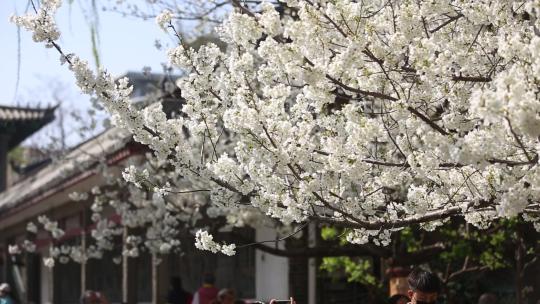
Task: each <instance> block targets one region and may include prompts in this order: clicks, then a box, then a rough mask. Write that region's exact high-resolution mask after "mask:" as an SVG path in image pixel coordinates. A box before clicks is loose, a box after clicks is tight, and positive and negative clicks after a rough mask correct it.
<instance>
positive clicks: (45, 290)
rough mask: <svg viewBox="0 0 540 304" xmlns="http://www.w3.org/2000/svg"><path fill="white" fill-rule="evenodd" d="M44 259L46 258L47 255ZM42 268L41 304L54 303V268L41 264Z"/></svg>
mask: <svg viewBox="0 0 540 304" xmlns="http://www.w3.org/2000/svg"><path fill="white" fill-rule="evenodd" d="M43 257H46V256H45V255H44V256H43ZM39 264H40V267H41V271H40V275H41V280H40V282H41V288H40V289H41V297H40V298H41V303H44V304H53V303H54V272H53V269H54V268H49V267H46V266H45V265H44V264H43V262H41V263H39Z"/></svg>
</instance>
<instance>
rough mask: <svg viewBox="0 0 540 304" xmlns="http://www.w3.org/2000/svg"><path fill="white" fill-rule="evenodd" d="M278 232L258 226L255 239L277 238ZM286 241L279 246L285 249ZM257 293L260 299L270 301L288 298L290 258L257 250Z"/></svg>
mask: <svg viewBox="0 0 540 304" xmlns="http://www.w3.org/2000/svg"><path fill="white" fill-rule="evenodd" d="M276 238H277V232H276V230H275V229H274V228H267V227H263V228H258V229H257V230H256V231H255V241H256V242H261V241H268V240H275V239H276ZM283 243H284V242H280V243H279V244H278V248H280V249H284V248H285V245H284V244H283ZM255 295H256V297H257V299H258V300H263V301H268V300H270V299H272V298H275V299H288V298H289V297H290V295H291V294H290V292H289V260H288V259H287V258H284V257H279V256H275V255H272V254H268V253H266V252H263V251H260V250H256V251H255Z"/></svg>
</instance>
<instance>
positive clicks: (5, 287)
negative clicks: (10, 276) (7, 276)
mask: <svg viewBox="0 0 540 304" xmlns="http://www.w3.org/2000/svg"><path fill="white" fill-rule="evenodd" d="M0 304H15V301H14V300H13V298H12V297H11V287H10V286H9V284H8V283H2V284H0Z"/></svg>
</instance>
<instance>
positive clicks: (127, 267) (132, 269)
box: [122, 227, 137, 304]
mask: <svg viewBox="0 0 540 304" xmlns="http://www.w3.org/2000/svg"><path fill="white" fill-rule="evenodd" d="M127 237H128V228H127V227H125V228H124V234H123V237H122V238H123V239H122V244H124V246H125V244H126V238H127ZM125 249H126V248H125V247H124V248H123V250H125ZM123 250H122V251H123ZM136 259H137V258H130V257H128V256H126V255H124V254H122V303H125V304H136V303H137V260H136Z"/></svg>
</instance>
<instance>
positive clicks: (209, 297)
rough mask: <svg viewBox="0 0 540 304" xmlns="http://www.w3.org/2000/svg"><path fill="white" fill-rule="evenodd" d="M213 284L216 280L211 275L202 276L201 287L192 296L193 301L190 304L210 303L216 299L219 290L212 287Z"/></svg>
mask: <svg viewBox="0 0 540 304" xmlns="http://www.w3.org/2000/svg"><path fill="white" fill-rule="evenodd" d="M215 282H216V278H215V277H214V275H213V274H211V273H205V274H204V276H203V285H202V286H201V288H199V290H197V292H195V294H194V295H193V301H192V302H191V304H210V303H212V302H213V301H214V300H215V299H216V298H217V294H218V292H219V289H217V288H216V287H215V286H214V283H215Z"/></svg>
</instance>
